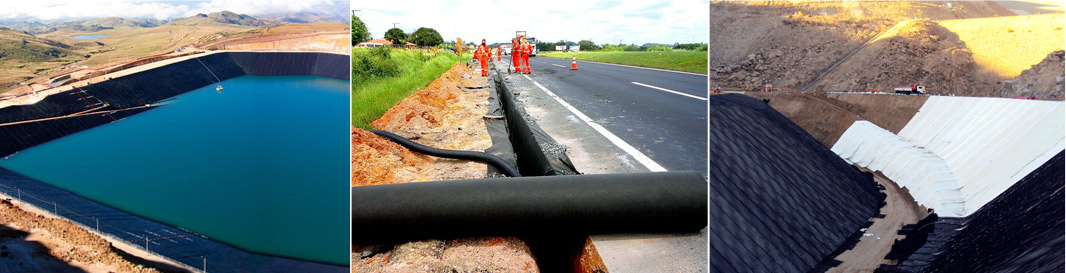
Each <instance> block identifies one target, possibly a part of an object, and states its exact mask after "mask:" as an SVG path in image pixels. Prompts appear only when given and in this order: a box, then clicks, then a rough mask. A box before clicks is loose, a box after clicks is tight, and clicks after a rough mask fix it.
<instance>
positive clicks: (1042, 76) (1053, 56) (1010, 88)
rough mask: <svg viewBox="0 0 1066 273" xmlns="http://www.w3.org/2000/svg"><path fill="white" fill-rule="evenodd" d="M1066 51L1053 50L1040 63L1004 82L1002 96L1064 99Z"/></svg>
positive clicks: (1000, 94)
mask: <svg viewBox="0 0 1066 273" xmlns="http://www.w3.org/2000/svg"><path fill="white" fill-rule="evenodd" d="M1063 55H1064V51H1062V50H1059V51H1055V52H1051V53H1050V54H1048V55H1047V57H1046V58H1044V60H1043V61H1040V63H1038V64H1036V65H1034V66H1032V67H1031V68H1029V69H1027V70H1025V71H1022V74H1021V75H1019V76H1018V77H1017V78H1014V79H1013V80H1008V81H1004V82H1003V90H1002V91H1000V93H999V96H1000V97H1026V98H1028V97H1031V96H1035V97H1037V98H1041V99H1049V100H1063V87H1064V83H1063V78H1064V77H1063V76H1064V75H1066V67H1064V66H1066V63H1063V59H1064V58H1063V57H1064V56H1063Z"/></svg>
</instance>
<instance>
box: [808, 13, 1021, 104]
mask: <svg viewBox="0 0 1066 273" xmlns="http://www.w3.org/2000/svg"><path fill="white" fill-rule="evenodd" d="M997 81H1000V80H999V79H998V77H997V76H996V75H995V74H993V73H991V72H990V71H987V70H984V69H981V68H980V67H979V66H978V65H976V63H975V62H974V59H973V53H972V52H971V51H970V50H969V49H967V48H966V44H965V43H963V42H962V41H961V40H959V36H958V35H956V34H955V33H952V32H951V31H949V30H947V29H946V28H944V27H942V26H940V25H939V24H937V23H935V22H933V21H930V20H906V21H903V22H900V23H899V25H898V26H896V27H894V28H892V29H891V30H890V31H888V32H886V33H884V35H882V36H881V37H879V38H878V39H877V40H876V41H874V42H873V43H871V44H870V45H868V46H867V47H866V48H864V49H863V50H862V51H860V52H859V53H857V54H855V55H854V56H852V57H851V58H849V59H848V60H847V61H846V62H844V63H843V64H841V65H840V66H839V67H837V68H836V69H834V70H833V72H831V73H829V74H828V75H826V76H825V77H824V78H822V79H821V80H820V81H818V83H816V84H815V85H813V86H812V87H813V88H815V89H819V90H833V91H870V90H878V91H884V92H893V91H892V89H893V88H895V87H896V86H900V85H908V86H909V85H910V83H922V84H923V85H925V87H926V90H928V91H927V93H930V94H941V95H951V94H956V95H969V96H994V95H995V92H996V91H997V89H998V87H999V84H1000V82H997Z"/></svg>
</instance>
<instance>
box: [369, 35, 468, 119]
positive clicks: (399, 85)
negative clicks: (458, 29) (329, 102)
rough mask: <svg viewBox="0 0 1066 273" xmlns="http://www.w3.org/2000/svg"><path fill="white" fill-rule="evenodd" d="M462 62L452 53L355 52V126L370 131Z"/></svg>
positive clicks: (403, 50) (375, 50)
mask: <svg viewBox="0 0 1066 273" xmlns="http://www.w3.org/2000/svg"><path fill="white" fill-rule="evenodd" d="M385 52H387V53H385ZM386 55H387V56H386ZM464 55H465V56H464V57H465V58H467V59H468V58H470V56H469V55H468V54H464ZM461 59H464V58H461V57H459V56H456V55H455V54H454V53H452V52H450V51H440V52H437V53H436V54H427V53H425V52H423V51H421V50H409V49H392V50H385V51H382V50H381V49H365V48H353V49H352V125H354V126H355V127H359V128H363V129H369V128H370V123H371V122H373V121H374V120H376V119H378V118H380V117H381V115H383V114H385V111H388V110H389V108H392V106H393V105H396V103H398V102H400V101H401V100H403V99H404V98H406V97H407V96H410V95H411V94H413V93H414V92H417V91H418V90H421V89H422V88H424V87H426V85H429V83H431V82H433V80H435V79H437V77H440V75H441V74H444V72H446V71H448V69H449V68H451V67H452V65H454V64H455V63H457V62H459V61H460V60H461Z"/></svg>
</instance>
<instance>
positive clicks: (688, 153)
mask: <svg viewBox="0 0 1066 273" xmlns="http://www.w3.org/2000/svg"><path fill="white" fill-rule="evenodd" d="M509 57H510V56H504V61H502V62H497V63H496V65H497V66H496V67H497V69H498V70H499V71H504V69H505V68H506V67H507V61H509ZM577 62H578V64H577V66H578V70H571V69H570V66H571V60H570V59H554V58H546V57H531V58H529V63H530V66H531V67H532V70H533V73H532V74H530V75H518V74H511V75H510V78H511V79H512V81H513V82H517V83H518V84H522V82H523V81H524V82H533V83H534V86H536V88H538V89H540V90H542V91H545V92H550V93H552V94H554V95H556V96H557V97H558V98H557V100H562V101H565V102H566V103H567V104H569V105H570V106H571V107H567V110H570V111H569V112H571V113H566V114H567V115H570V114H573V115H574V116H577V118H579V119H582V118H581V117H580V115H584V116H586V117H587V119H588V120H590V121H591V123H595V124H598V126H600V127H602V130H601V129H597V132H598V133H600V134H602V135H604V136H605V137H606V138H608V139H609V140H611V142H612V144H614V145H616V146H618V147H619V148H622V149H623V150H625V151H626V152H627V153H628V154H630V155H631V156H633V157H634V159H635V160H636V161H637V162H639V163H640V164H633V165H635V166H639V167H643V168H645V169H646V170H650V171H680V170H694V171H698V172H700V173H702V174H703V176H704V177H707V97H706V96H707V90H708V89H707V76H706V75H702V74H694V73H686V72H675V71H667V70H658V69H648V68H639V67H631V66H622V65H614V64H605V63H594V62H582V61H581V60H577ZM501 65H502V66H501ZM527 76H528V77H527ZM578 113H580V114H578ZM591 123H590V125H591ZM541 126H545V125H544V124H543V123H542V124H541ZM592 127H597V125H592ZM546 130H548V129H547V128H546ZM603 131H607V132H603ZM548 133H549V134H552V133H553V132H551V131H549V132H548ZM610 134H613V135H614V136H616V137H617V138H613V137H612V136H609V135H610ZM625 146H630V147H632V148H627V147H625ZM642 157H644V158H642ZM575 164H579V163H577V162H575ZM577 168H578V171H582V172H588V171H584V170H582V166H581V165H577ZM589 173H594V172H589Z"/></svg>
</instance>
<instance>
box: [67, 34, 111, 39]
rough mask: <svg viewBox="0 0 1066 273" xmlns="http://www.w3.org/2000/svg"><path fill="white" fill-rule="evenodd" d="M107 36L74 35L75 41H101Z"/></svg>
mask: <svg viewBox="0 0 1066 273" xmlns="http://www.w3.org/2000/svg"><path fill="white" fill-rule="evenodd" d="M104 37H107V36H104V35H74V39H100V38H104Z"/></svg>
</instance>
